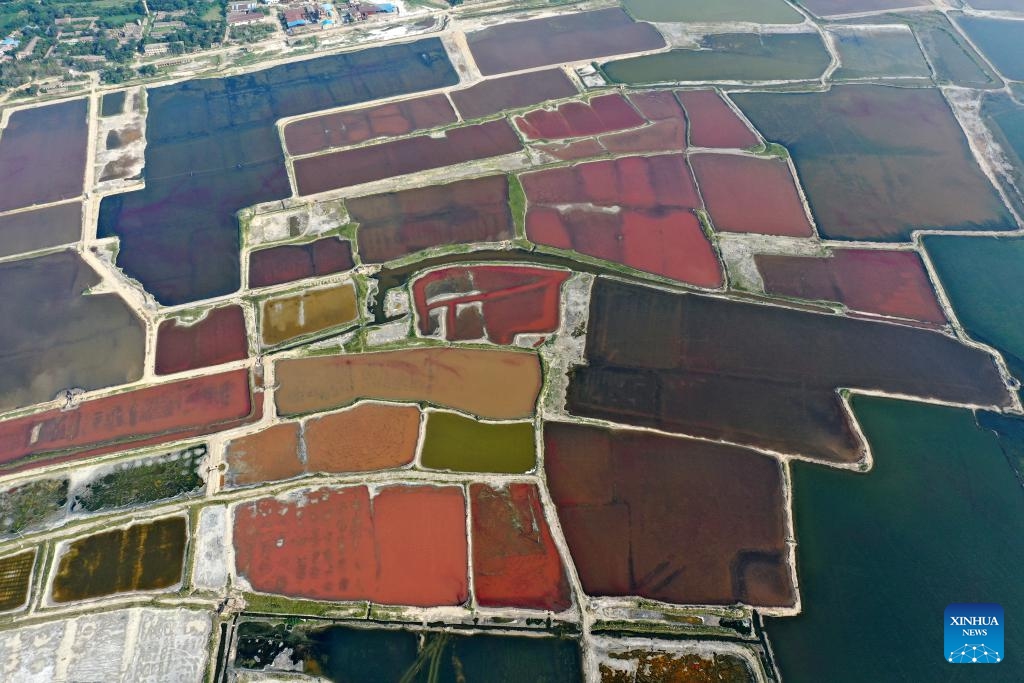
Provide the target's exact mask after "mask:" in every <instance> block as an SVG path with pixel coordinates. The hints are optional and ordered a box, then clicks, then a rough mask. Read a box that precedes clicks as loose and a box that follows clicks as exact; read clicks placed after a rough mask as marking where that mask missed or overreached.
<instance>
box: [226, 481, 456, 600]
mask: <svg viewBox="0 0 1024 683" xmlns="http://www.w3.org/2000/svg"><path fill="white" fill-rule="evenodd" d="M234 538H235V561H236V563H237V567H238V572H239V574H240V575H241V576H243V577H244V578H245V579H247V580H248V581H249V583H250V585H251V586H252V588H253V590H256V591H259V592H265V593H278V594H282V595H288V596H293V597H303V598H313V599H318V600H369V601H372V602H378V603H385V604H395V605H415V606H435V605H459V604H462V603H464V602H465V601H466V599H467V597H468V593H469V586H468V579H467V570H468V548H467V542H466V513H465V499H464V497H463V494H462V489H461V488H458V487H454V486H445V487H431V486H416V487H412V486H393V487H389V488H385V489H383V490H381V491H380V492H379V493H378V494H377V496H376V497H374V498H373V499H372V500H371V499H370V495H369V491H368V490H367V489H366V487H362V486H360V487H352V488H341V489H338V488H321V489H317V490H314V491H308V492H305V493H303V494H298V495H297V496H295V497H293V498H291V499H285V500H281V499H274V498H263V499H261V500H258V501H255V502H252V503H245V504H241V505H239V506H238V508H236V510H235V521H234Z"/></svg>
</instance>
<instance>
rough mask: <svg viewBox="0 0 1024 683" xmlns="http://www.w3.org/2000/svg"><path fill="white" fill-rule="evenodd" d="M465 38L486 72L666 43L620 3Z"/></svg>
mask: <svg viewBox="0 0 1024 683" xmlns="http://www.w3.org/2000/svg"><path fill="white" fill-rule="evenodd" d="M466 40H467V41H468V43H469V49H470V51H471V52H472V53H473V58H474V60H475V61H476V65H477V67H478V68H479V69H480V73H482V74H483V75H485V76H490V75H493V74H499V73H508V72H511V71H522V70H525V69H532V68H535V67H538V66H545V65H547V64H562V63H565V62H579V61H583V60H587V59H593V58H595V57H606V56H610V55H617V54H628V53H631V52H643V51H645V50H656V49H658V48H660V47H664V46H665V39H664V38H662V36H661V34H660V33H658V31H657V30H655V28H654V27H653V26H651V25H650V24H644V23H638V22H634V21H633V20H632V19H630V18H629V15H627V14H626V13H625V12H624V11H622V9H620V8H609V9H602V10H597V11H594V12H575V13H572V14H562V15H559V16H554V17H546V18H543V19H534V20H531V21H518V22H512V23H507V24H499V25H497V26H491V27H489V28H485V29H481V30H479V31H474V32H473V33H470V34H468V35H467V36H466Z"/></svg>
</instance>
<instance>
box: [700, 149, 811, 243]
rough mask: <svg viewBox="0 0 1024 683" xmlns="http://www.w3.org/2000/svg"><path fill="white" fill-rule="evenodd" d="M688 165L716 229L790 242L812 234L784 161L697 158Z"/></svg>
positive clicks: (722, 156) (715, 156) (723, 156)
mask: <svg viewBox="0 0 1024 683" xmlns="http://www.w3.org/2000/svg"><path fill="white" fill-rule="evenodd" d="M690 163H692V164H693V172H694V173H695V174H696V175H697V182H698V183H699V184H700V192H701V195H702V196H703V197H704V203H705V204H706V205H707V209H708V212H709V213H710V214H711V222H712V223H713V224H714V226H715V230H718V231H720V232H754V233H758V234H762V235H788V236H791V237H810V236H811V235H813V234H814V230H813V229H812V228H811V223H810V221H809V220H808V219H807V213H806V212H805V211H804V206H803V202H802V201H801V199H800V194H799V193H798V192H797V189H796V181H795V180H794V178H793V174H792V173H791V172H790V170H789V164H787V163H786V162H784V161H780V160H776V159H760V158H755V157H745V156H738V155H735V154H695V155H693V156H692V157H690Z"/></svg>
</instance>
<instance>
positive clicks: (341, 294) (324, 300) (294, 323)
mask: <svg viewBox="0 0 1024 683" xmlns="http://www.w3.org/2000/svg"><path fill="white" fill-rule="evenodd" d="M356 308H357V302H356V288H355V285H353V284H352V283H346V284H343V285H338V286H336V287H328V288H326V289H314V290H306V291H303V292H299V293H298V294H291V295H288V296H281V297H275V298H272V299H267V300H266V301H264V302H263V306H262V307H261V308H260V319H261V325H262V328H261V329H262V339H263V345H264V346H274V345H276V344H282V343H284V342H287V341H292V340H294V339H298V338H299V337H303V336H305V335H308V334H313V333H316V332H323V331H324V330H329V329H332V328H336V327H339V326H342V325H346V324H348V323H352V322H355V321H356V320H357V319H358V318H359V313H358V311H357V310H356Z"/></svg>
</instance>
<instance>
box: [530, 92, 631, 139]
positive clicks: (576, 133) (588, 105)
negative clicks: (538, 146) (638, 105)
mask: <svg viewBox="0 0 1024 683" xmlns="http://www.w3.org/2000/svg"><path fill="white" fill-rule="evenodd" d="M515 122H516V126H517V127H518V128H519V130H520V131H522V132H523V135H525V136H526V137H527V138H528V139H531V140H544V139H547V140H553V139H559V138H576V137H584V136H587V135H599V134H601V133H608V132H610V131H613V130H623V129H626V128H636V127H637V126H640V125H643V124H644V123H645V120H644V118H643V117H642V116H640V114H638V113H637V111H636V109H634V108H633V107H632V106H631V105H630V104H629V102H628V101H627V100H626V98H624V97H623V96H622V95H618V94H612V95H602V96H600V97H595V98H593V99H592V100H590V101H589V102H566V103H565V104H560V105H558V107H556V108H555V109H535V110H533V111H529V112H526V113H525V114H523V115H522V116H517V117H516V119H515Z"/></svg>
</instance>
